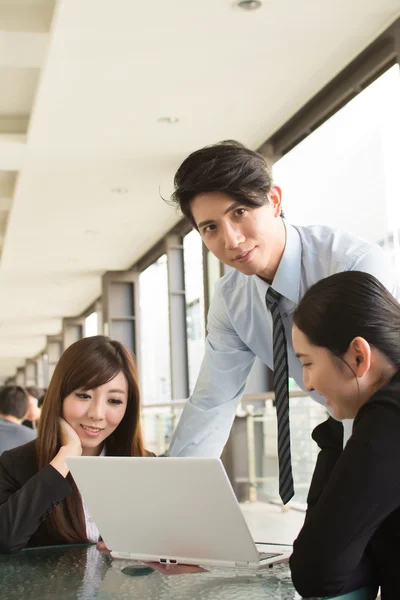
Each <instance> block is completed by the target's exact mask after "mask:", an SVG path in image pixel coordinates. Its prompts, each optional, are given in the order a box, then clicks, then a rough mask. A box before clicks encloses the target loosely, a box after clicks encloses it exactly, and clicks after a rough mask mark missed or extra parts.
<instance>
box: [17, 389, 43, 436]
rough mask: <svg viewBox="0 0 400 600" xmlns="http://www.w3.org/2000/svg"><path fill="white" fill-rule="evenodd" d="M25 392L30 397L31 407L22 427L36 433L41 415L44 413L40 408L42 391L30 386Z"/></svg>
mask: <svg viewBox="0 0 400 600" xmlns="http://www.w3.org/2000/svg"><path fill="white" fill-rule="evenodd" d="M25 390H26V393H27V395H28V402H29V407H28V412H27V413H26V416H25V420H24V422H23V423H22V425H25V427H29V428H30V429H33V430H34V431H36V429H37V426H38V423H39V419H40V413H41V412H42V411H41V409H40V408H39V398H40V395H41V391H40V390H39V389H38V388H37V387H35V386H28V387H27V388H25Z"/></svg>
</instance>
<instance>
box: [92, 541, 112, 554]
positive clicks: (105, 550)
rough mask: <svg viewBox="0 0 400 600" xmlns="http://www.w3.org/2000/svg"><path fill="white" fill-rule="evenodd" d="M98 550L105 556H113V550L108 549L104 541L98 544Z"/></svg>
mask: <svg viewBox="0 0 400 600" xmlns="http://www.w3.org/2000/svg"><path fill="white" fill-rule="evenodd" d="M96 548H97V550H98V551H99V552H102V553H103V554H111V550H109V549H108V548H107V546H106V545H105V543H104V542H103V540H102V541H101V542H97V544H96Z"/></svg>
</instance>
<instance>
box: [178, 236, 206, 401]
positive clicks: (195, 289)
mask: <svg viewBox="0 0 400 600" xmlns="http://www.w3.org/2000/svg"><path fill="white" fill-rule="evenodd" d="M202 244H203V243H202V241H201V237H200V236H199V234H198V233H197V231H191V232H190V233H188V234H187V235H186V236H185V238H184V240H183V251H184V261H185V288H186V321H187V344H188V360H189V389H190V393H192V391H193V388H194V386H195V384H196V380H197V375H198V373H199V369H200V365H201V362H202V360H203V354H204V340H205V322H204V285H203V253H202Z"/></svg>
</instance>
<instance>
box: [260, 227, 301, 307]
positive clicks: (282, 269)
mask: <svg viewBox="0 0 400 600" xmlns="http://www.w3.org/2000/svg"><path fill="white" fill-rule="evenodd" d="M283 223H284V226H285V230H286V243H285V249H284V251H283V254H282V258H281V262H280V263H279V266H278V269H277V271H276V273H275V277H274V280H273V282H272V287H273V289H274V290H276V291H277V292H278V293H279V294H281V296H283V297H284V298H287V299H288V300H290V301H291V302H293V304H298V303H299V301H300V276H301V240H300V235H299V232H298V231H297V229H296V228H295V227H293V225H289V223H286V222H285V221H283ZM256 281H257V287H259V288H260V287H263V288H264V289H265V288H266V289H268V287H269V285H268V284H267V283H266V282H265V281H264V280H263V279H261V278H260V277H257V276H256Z"/></svg>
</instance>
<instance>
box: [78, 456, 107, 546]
mask: <svg viewBox="0 0 400 600" xmlns="http://www.w3.org/2000/svg"><path fill="white" fill-rule="evenodd" d="M105 455H106V447H105V446H104V447H103V450H102V451H101V453H100V454H99V456H105ZM82 504H83V512H84V515H85V523H86V537H87V539H88V540H89V542H94V543H97V542H98V541H99V538H100V532H99V530H98V529H97V525H96V523H95V522H94V521H93V517H92V516H91V514H90V512H89V511H88V509H87V506H86V504H85V501H84V499H83V497H82Z"/></svg>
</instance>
